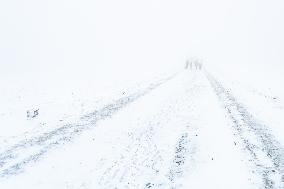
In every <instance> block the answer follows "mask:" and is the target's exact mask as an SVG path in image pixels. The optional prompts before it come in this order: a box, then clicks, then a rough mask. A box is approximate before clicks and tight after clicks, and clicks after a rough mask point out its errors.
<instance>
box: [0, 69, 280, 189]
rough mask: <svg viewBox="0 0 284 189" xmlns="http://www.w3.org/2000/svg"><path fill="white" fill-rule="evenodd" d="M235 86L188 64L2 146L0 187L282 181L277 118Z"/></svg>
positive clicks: (270, 184) (271, 184) (269, 184)
mask: <svg viewBox="0 0 284 189" xmlns="http://www.w3.org/2000/svg"><path fill="white" fill-rule="evenodd" d="M236 86H237V87H236ZM236 86H235V85H233V84H231V85H230V82H228V80H226V81H223V80H222V77H219V78H218V77H215V75H213V74H211V73H210V72H209V71H207V70H204V71H190V70H184V71H181V72H176V73H173V74H169V75H167V76H165V75H163V76H161V77H160V78H159V79H156V80H153V79H152V80H149V82H145V84H144V85H140V86H139V87H137V88H131V89H129V91H128V92H127V94H124V95H118V96H116V99H113V100H112V101H108V102H107V101H106V102H105V104H103V105H100V106H94V107H93V109H92V111H89V112H83V113H79V114H78V116H77V117H75V118H74V119H73V120H68V121H66V122H65V118H64V117H63V118H62V119H63V121H62V123H61V124H58V125H57V127H51V128H49V129H48V130H46V131H45V132H26V133H24V134H22V135H21V137H20V138H19V139H18V140H14V141H13V142H10V143H7V144H6V145H3V146H2V148H1V153H0V165H1V169H0V175H1V179H0V187H1V188H9V189H10V188H11V189H13V188H15V189H16V188H21V187H22V186H25V188H60V189H62V188H66V189H73V188H74V189H75V188H163V189H164V188H219V189H220V188H283V187H284V176H283V170H284V148H283V142H282V139H283V138H282V139H281V137H283V134H282V135H281V134H279V133H278V134H277V132H276V131H277V129H280V130H281V127H280V126H279V125H278V124H277V123H281V121H283V119H282V118H281V117H277V116H275V117H269V118H268V117H265V116H264V115H263V114H260V113H258V112H257V110H258V109H257V108H258V106H257V105H255V104H254V102H255V101H246V99H247V98H249V97H250V96H249V95H251V93H252V95H253V96H254V97H255V98H256V99H257V98H258V97H259V94H258V93H255V91H251V90H248V91H247V92H241V91H240V89H242V90H244V91H246V88H244V87H240V86H239V85H236ZM236 95H237V96H236ZM261 98H266V97H263V96H261ZM267 98H268V101H267V106H268V107H270V108H272V109H270V111H272V110H273V111H274V112H276V113H277V112H278V113H279V114H280V113H281V111H282V113H283V109H282V108H279V107H280V106H281V103H280V101H279V102H278V101H277V102H278V103H279V104H277V106H275V103H274V100H275V99H274V97H272V98H270V97H267ZM278 98H279V97H278ZM278 98H277V99H278ZM265 104H266V103H265ZM269 105H271V106H269ZM254 108H255V109H254ZM275 108H276V109H275ZM268 111H269V110H268ZM282 115H283V114H282ZM268 119H269V120H270V121H269V120H268ZM278 131H279V130H278ZM282 133H283V132H282Z"/></svg>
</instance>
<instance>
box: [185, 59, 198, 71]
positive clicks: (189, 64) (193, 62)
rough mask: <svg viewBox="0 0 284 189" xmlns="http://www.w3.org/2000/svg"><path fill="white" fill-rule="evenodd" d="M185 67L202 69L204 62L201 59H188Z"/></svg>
mask: <svg viewBox="0 0 284 189" xmlns="http://www.w3.org/2000/svg"><path fill="white" fill-rule="evenodd" d="M185 69H190V70H201V69H202V63H201V61H200V60H187V61H186V64H185Z"/></svg>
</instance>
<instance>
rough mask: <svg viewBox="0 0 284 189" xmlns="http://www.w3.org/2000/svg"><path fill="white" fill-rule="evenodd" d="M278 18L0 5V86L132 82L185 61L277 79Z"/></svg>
mask: <svg viewBox="0 0 284 189" xmlns="http://www.w3.org/2000/svg"><path fill="white" fill-rule="evenodd" d="M283 10H284V2H283V1H281V0H269V1H268V0H238V1H235V0H215V1H212V0H198V1H197V0H195V1H193V0H143V1H142V0H139V1H138V0H120V1H117V0H80V1H79V0H49V1H38V0H9V1H5V0H2V1H1V2H0V27H1V28H0V79H1V82H0V83H1V85H2V86H4V85H9V86H11V85H14V86H16V85H17V84H18V85H20V86H25V85H27V86H31V85H32V86H33V87H38V88H41V87H45V88H46V87H47V86H48V85H50V86H51V88H52V86H53V87H54V84H55V83H57V84H61V85H73V84H74V85H75V83H76V82H77V83H79V84H80V83H82V82H87V81H88V82H91V81H92V80H93V81H97V82H98V81H100V82H106V81H108V82H112V81H117V80H131V79H135V77H137V76H139V75H145V74H148V75H155V74H156V75H158V73H159V72H162V71H164V70H169V69H170V70H173V69H179V68H182V67H183V66H184V62H185V60H186V58H188V57H191V56H197V57H200V58H202V59H204V60H205V64H206V65H207V67H212V66H214V67H218V69H220V70H223V71H226V72H227V73H232V74H233V73H234V74H235V75H236V77H238V76H240V75H241V74H244V73H245V74H247V75H251V74H252V75H253V76H251V77H249V78H250V79H252V78H259V77H263V74H265V73H267V72H269V73H272V74H269V75H270V76H269V77H268V79H272V78H271V76H273V77H275V78H276V77H278V76H279V75H281V73H282V71H283V69H282V68H283V66H282V64H283V61H284V53H283V49H284V45H283V44H284V35H283V33H284V26H283V23H284V22H283V18H284V12H283ZM253 69H254V70H253ZM232 70H234V71H232ZM252 70H253V71H252ZM271 81H272V80H271ZM275 81H277V80H275ZM278 81H279V80H278Z"/></svg>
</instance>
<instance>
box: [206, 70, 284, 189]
mask: <svg viewBox="0 0 284 189" xmlns="http://www.w3.org/2000/svg"><path fill="white" fill-rule="evenodd" d="M206 76H207V78H208V80H209V82H210V83H211V86H212V87H213V89H214V91H215V93H216V94H217V96H218V97H219V99H220V101H221V102H222V104H223V106H224V107H225V109H226V111H227V112H228V115H229V117H230V119H231V120H232V122H233V127H234V128H235V130H236V131H237V134H238V136H239V137H240V139H241V142H242V143H243V145H244V147H245V151H246V152H247V153H248V154H249V156H250V160H249V161H250V162H252V163H253V164H254V169H255V170H253V172H255V174H257V175H259V176H260V177H261V178H262V181H263V187H262V188H267V189H276V188H282V189H283V188H284V148H283V146H282V145H281V144H280V143H279V142H278V141H277V140H276V139H275V137H274V136H273V135H272V134H271V132H270V131H269V129H268V128H267V126H266V125H264V124H262V123H261V122H260V121H259V120H257V119H256V118H255V117H254V116H253V115H252V114H251V113H250V112H248V111H247V109H246V108H245V107H244V106H243V105H242V104H241V103H239V102H238V101H237V99H236V98H235V97H234V96H233V95H232V94H230V92H229V91H228V90H226V89H225V88H224V87H223V86H222V85H221V83H220V82H219V81H217V80H216V79H215V78H214V77H213V76H212V75H210V74H209V73H206Z"/></svg>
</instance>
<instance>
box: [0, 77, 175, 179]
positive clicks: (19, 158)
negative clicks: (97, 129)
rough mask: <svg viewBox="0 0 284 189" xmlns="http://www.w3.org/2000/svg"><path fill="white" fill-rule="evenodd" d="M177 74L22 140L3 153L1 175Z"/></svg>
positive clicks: (18, 170) (10, 173)
mask: <svg viewBox="0 0 284 189" xmlns="http://www.w3.org/2000/svg"><path fill="white" fill-rule="evenodd" d="M176 75H177V73H176V74H174V75H172V76H170V77H168V78H165V79H162V80H160V81H158V82H156V83H152V84H150V85H149V86H148V87H147V88H144V89H141V90H140V91H138V92H135V93H133V94H131V95H129V96H127V97H122V98H120V99H118V100H116V101H114V102H113V103H110V104H108V105H106V106H104V107H103V108H101V109H100V110H97V111H94V112H92V113H89V114H86V115H84V116H82V117H81V120H80V121H81V122H82V123H74V124H66V125H64V126H62V127H60V128H58V129H55V130H53V131H50V132H47V133H44V134H41V135H39V136H34V137H31V138H29V139H26V140H22V141H20V142H18V143H17V144H15V145H13V146H11V147H9V148H8V149H6V150H4V151H2V152H1V153H0V178H6V177H9V176H13V175H16V174H19V173H21V172H23V171H24V168H25V167H26V166H28V165H30V164H31V163H34V162H37V161H38V160H39V159H40V158H41V157H42V156H43V155H45V154H46V153H47V152H48V151H49V150H51V149H53V148H55V147H56V146H59V145H63V144H65V143H67V142H70V141H72V140H73V138H74V137H75V136H77V135H79V134H80V133H82V132H83V131H85V130H88V129H91V128H93V127H94V126H95V125H96V123H97V122H98V121H100V120H104V119H107V118H110V117H111V116H112V115H113V114H115V113H116V112H118V111H119V110H120V109H122V108H124V107H125V106H127V105H129V104H131V103H132V102H134V101H136V100H137V99H139V98H140V97H142V96H144V95H146V94H147V93H149V92H151V91H152V90H154V89H156V88H157V87H159V86H160V85H162V84H164V83H166V82H167V81H169V80H171V79H172V78H174V77H175V76H176Z"/></svg>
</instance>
